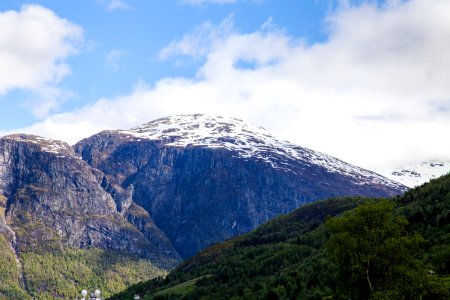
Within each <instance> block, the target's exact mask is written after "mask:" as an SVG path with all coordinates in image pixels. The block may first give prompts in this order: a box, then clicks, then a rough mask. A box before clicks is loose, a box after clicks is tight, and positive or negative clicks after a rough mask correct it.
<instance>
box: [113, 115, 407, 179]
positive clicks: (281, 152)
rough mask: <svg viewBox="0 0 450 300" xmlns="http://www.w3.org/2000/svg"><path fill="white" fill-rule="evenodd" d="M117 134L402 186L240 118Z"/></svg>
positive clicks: (168, 121) (174, 121)
mask: <svg viewBox="0 0 450 300" xmlns="http://www.w3.org/2000/svg"><path fill="white" fill-rule="evenodd" d="M119 133H121V134H124V135H127V136H130V137H132V138H133V139H149V140H158V141H162V142H163V143H164V144H166V145H168V146H176V147H208V148H225V149H228V150H230V151H233V152H234V153H235V155H237V156H239V157H242V158H247V159H250V158H256V159H258V160H262V161H264V162H266V163H268V164H270V165H271V166H272V167H273V168H277V169H284V170H286V171H292V165H294V163H293V161H294V160H296V161H298V160H300V161H303V163H305V164H307V165H316V166H319V167H321V168H325V169H326V170H327V171H328V172H331V173H340V174H344V175H346V176H349V177H351V178H353V180H354V182H358V184H362V185H364V184H368V185H370V184H376V185H378V184H384V185H389V186H392V187H396V188H399V187H402V185H401V184H398V183H397V182H394V181H392V180H389V179H388V178H385V177H383V176H381V175H378V174H376V173H374V172H371V171H368V170H365V169H362V168H359V167H356V166H353V165H350V164H348V163H345V162H343V161H341V160H339V159H337V158H334V157H332V156H329V155H326V154H323V153H320V152H317V151H313V150H310V149H308V148H304V147H300V146H298V145H295V144H292V143H290V142H287V141H282V140H279V139H277V138H276V137H275V136H273V135H271V134H270V133H269V132H268V131H267V130H265V129H264V128H262V127H259V126H256V125H252V124H249V123H246V122H244V121H242V120H240V119H236V118H228V117H222V116H218V117H212V116H207V115H200V114H195V115H178V116H173V117H168V118H163V119H158V120H155V121H153V122H150V123H147V124H144V125H141V126H138V127H135V128H132V129H130V130H121V131H119Z"/></svg>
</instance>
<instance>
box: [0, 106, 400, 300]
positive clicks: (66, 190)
mask: <svg viewBox="0 0 450 300" xmlns="http://www.w3.org/2000/svg"><path fill="white" fill-rule="evenodd" d="M406 189H407V188H406V187H405V186H403V185H401V184H398V183H396V182H394V181H392V180H389V179H387V178H385V177H382V176H380V175H378V174H375V173H373V172H370V171H367V170H364V169H361V168H358V167H356V166H352V165H349V164H347V163H345V162H343V161H340V160H338V159H336V158H333V157H330V156H328V155H325V154H322V153H318V152H315V151H313V150H310V149H307V148H302V147H300V146H296V145H293V144H290V143H288V142H284V141H281V140H279V139H277V138H275V137H274V136H272V135H270V134H269V133H268V132H267V131H265V130H264V129H263V128H261V127H258V126H253V125H250V124H247V123H245V122H243V121H241V120H238V119H233V118H223V117H209V116H204V115H183V116H175V117H170V118H164V119H160V120H156V121H153V122H150V123H147V124H145V125H142V126H139V127H136V128H133V129H130V130H115V131H104V132H101V133H99V134H96V135H94V136H92V137H90V138H87V139H85V140H82V141H80V142H79V143H77V144H76V145H75V146H74V147H70V146H69V145H67V144H66V143H65V142H62V141H56V140H50V139H45V138H42V137H38V136H33V135H25V134H15V135H9V136H5V137H2V138H0V252H1V253H2V255H0V299H2V298H5V297H6V298H9V299H31V298H32V297H34V298H36V299H68V298H72V299H73V298H75V297H77V295H78V293H79V291H80V288H83V287H85V288H93V287H94V286H95V287H96V288H101V289H102V291H103V292H104V296H108V295H111V294H112V293H114V292H117V291H119V290H122V289H124V288H126V287H127V286H129V285H130V284H132V283H135V282H138V281H140V280H143V279H147V278H151V277H155V276H161V275H164V274H165V272H166V271H167V270H169V269H171V268H172V267H173V266H175V265H176V263H178V262H180V261H181V260H182V259H184V258H188V257H191V256H192V255H194V254H196V253H197V252H198V251H200V250H202V249H204V248H205V247H207V246H209V245H211V244H213V243H216V242H221V241H223V240H226V239H229V238H231V237H233V236H236V235H239V234H242V233H246V232H248V231H250V230H252V229H254V228H256V227H257V226H258V225H259V224H261V223H264V222H266V221H268V220H270V219H272V218H274V217H276V216H278V215H280V214H285V213H288V212H290V211H292V210H294V209H296V208H298V207H300V206H302V205H304V204H306V203H309V202H312V201H316V200H320V199H324V198H328V197H331V196H352V195H364V196H373V197H387V196H393V195H398V194H401V193H403V192H404V191H405V190H406Z"/></svg>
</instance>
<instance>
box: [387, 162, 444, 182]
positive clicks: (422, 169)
mask: <svg viewBox="0 0 450 300" xmlns="http://www.w3.org/2000/svg"><path fill="white" fill-rule="evenodd" d="M449 172H450V162H448V161H429V162H419V163H410V164H407V165H405V166H402V167H399V168H397V169H395V170H394V171H393V172H392V173H391V174H387V177H389V178H390V179H392V180H395V181H397V182H400V183H402V184H404V185H406V186H409V187H416V186H419V185H421V184H423V183H425V182H428V181H430V180H431V179H434V178H438V177H440V176H442V175H445V174H448V173H449Z"/></svg>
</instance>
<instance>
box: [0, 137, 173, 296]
mask: <svg viewBox="0 0 450 300" xmlns="http://www.w3.org/2000/svg"><path fill="white" fill-rule="evenodd" d="M103 177H104V176H103V174H102V173H101V172H100V171H98V170H95V169H93V168H92V167H90V166H89V165H88V164H87V163H86V162H84V161H83V160H81V159H79V158H78V157H76V156H75V154H74V152H73V150H72V149H71V148H70V146H69V145H67V144H66V143H64V142H60V141H54V140H47V139H44V138H41V137H37V136H31V135H10V136H6V137H3V138H1V139H0V207H1V212H2V214H1V218H0V219H1V220H0V234H3V236H4V237H5V239H6V240H7V241H8V242H9V244H10V249H11V251H12V252H14V253H15V255H16V259H17V270H18V272H19V275H18V278H19V284H20V285H21V286H22V288H24V289H27V290H28V291H29V292H32V293H37V294H44V293H45V292H48V291H47V288H46V287H45V286H48V284H45V286H39V285H36V284H35V282H34V280H35V279H37V278H34V277H33V274H34V275H35V273H33V272H34V271H36V269H33V268H31V264H35V263H37V264H38V266H39V262H36V261H33V260H36V259H43V258H44V257H47V258H46V261H47V263H48V261H51V260H52V261H55V260H56V259H59V258H61V259H63V257H64V256H65V255H64V254H65V253H68V252H67V251H69V250H70V251H72V250H73V251H76V250H80V251H82V250H86V251H90V250H91V249H101V250H102V251H113V252H117V253H118V252H121V253H126V256H129V257H130V258H131V257H134V258H136V259H139V258H143V259H146V260H147V262H148V265H149V266H150V265H151V263H150V261H153V262H154V263H155V264H157V265H158V266H160V267H170V266H172V265H173V264H174V263H175V262H176V261H178V259H179V257H178V255H177V254H176V252H175V250H173V248H172V252H170V251H166V250H167V248H165V249H164V251H163V250H161V247H160V245H161V244H167V243H168V244H170V242H169V241H168V240H167V238H166V237H165V236H164V235H163V234H162V233H161V232H160V231H159V229H158V230H156V231H154V232H155V233H154V234H153V235H152V237H153V238H152V239H149V238H148V237H147V236H149V235H147V236H144V235H143V234H142V233H141V232H140V231H139V230H138V228H136V227H135V226H133V225H132V224H130V223H129V222H128V221H127V220H126V218H125V217H124V216H123V215H122V214H120V213H119V212H118V211H117V210H116V205H115V202H114V200H113V198H112V197H111V195H110V194H109V193H107V192H105V190H104V189H103V188H102V187H101V185H100V183H102V179H103ZM149 231H150V230H149ZM83 253H84V254H86V255H87V254H88V252H83ZM49 254H50V256H48V255H49ZM84 254H83V255H84ZM134 258H133V259H134ZM41 263H42V262H41ZM104 263H106V264H107V263H108V262H104ZM35 267H36V266H35ZM47 267H48V266H43V265H40V266H39V267H38V268H41V269H42V270H46V271H50V270H47V269H46V268H47ZM55 267H57V266H56V265H55ZM91 267H92V268H95V267H96V265H95V264H94V265H92V266H91ZM65 268H70V266H69V265H66V266H65ZM152 268H153V269H157V268H154V267H152ZM158 272H159V271H158ZM22 273H23V275H22ZM160 273H161V272H159V274H160ZM41 275H43V276H44V275H45V276H47V275H48V273H47V274H44V273H43V274H41ZM53 275H54V276H57V277H59V276H61V274H53ZM48 280H56V278H53V279H52V277H51V276H50V278H48ZM65 280H66V282H65V283H67V282H70V281H71V279H70V278H66V279H65ZM72 285H73V286H76V283H72ZM43 288H44V289H45V290H42V289H43ZM55 288H58V287H55ZM0 292H1V291H0ZM50 292H51V293H53V292H54V293H55V294H52V295H53V297H55V298H58V297H62V298H67V297H68V296H70V297H71V295H64V294H58V293H57V291H50ZM38 298H39V297H38Z"/></svg>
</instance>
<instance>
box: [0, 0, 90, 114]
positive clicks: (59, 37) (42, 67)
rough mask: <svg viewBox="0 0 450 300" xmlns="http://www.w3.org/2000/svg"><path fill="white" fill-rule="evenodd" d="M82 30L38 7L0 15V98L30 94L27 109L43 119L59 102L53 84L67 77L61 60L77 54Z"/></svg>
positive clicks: (60, 95)
mask: <svg viewBox="0 0 450 300" xmlns="http://www.w3.org/2000/svg"><path fill="white" fill-rule="evenodd" d="M82 35H83V34H82V29H81V28H80V27H79V26H77V25H74V24H72V23H70V22H69V21H67V20H65V19H61V18H59V17H58V16H56V15H55V14H54V13H53V12H52V11H51V10H48V9H46V8H44V7H42V6H39V5H25V6H22V8H21V9H20V11H4V12H0V65H1V68H0V95H5V94H6V93H8V92H9V91H11V90H14V89H23V90H28V91H31V92H32V93H34V95H35V97H36V99H37V100H36V101H35V102H34V103H29V104H30V109H31V110H32V111H33V112H34V113H35V114H36V115H38V116H44V115H46V114H47V113H48V112H49V111H50V110H51V109H52V108H53V107H55V106H56V105H57V104H58V100H57V99H61V98H63V97H62V96H63V95H64V94H65V92H64V91H61V90H59V89H58V88H57V87H56V84H57V83H58V82H60V81H61V79H63V78H64V77H65V76H67V75H68V74H70V68H69V66H68V65H67V63H66V62H65V59H66V58H67V57H69V56H70V55H73V54H75V53H76V52H77V49H78V46H79V45H80V44H81V42H82Z"/></svg>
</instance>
